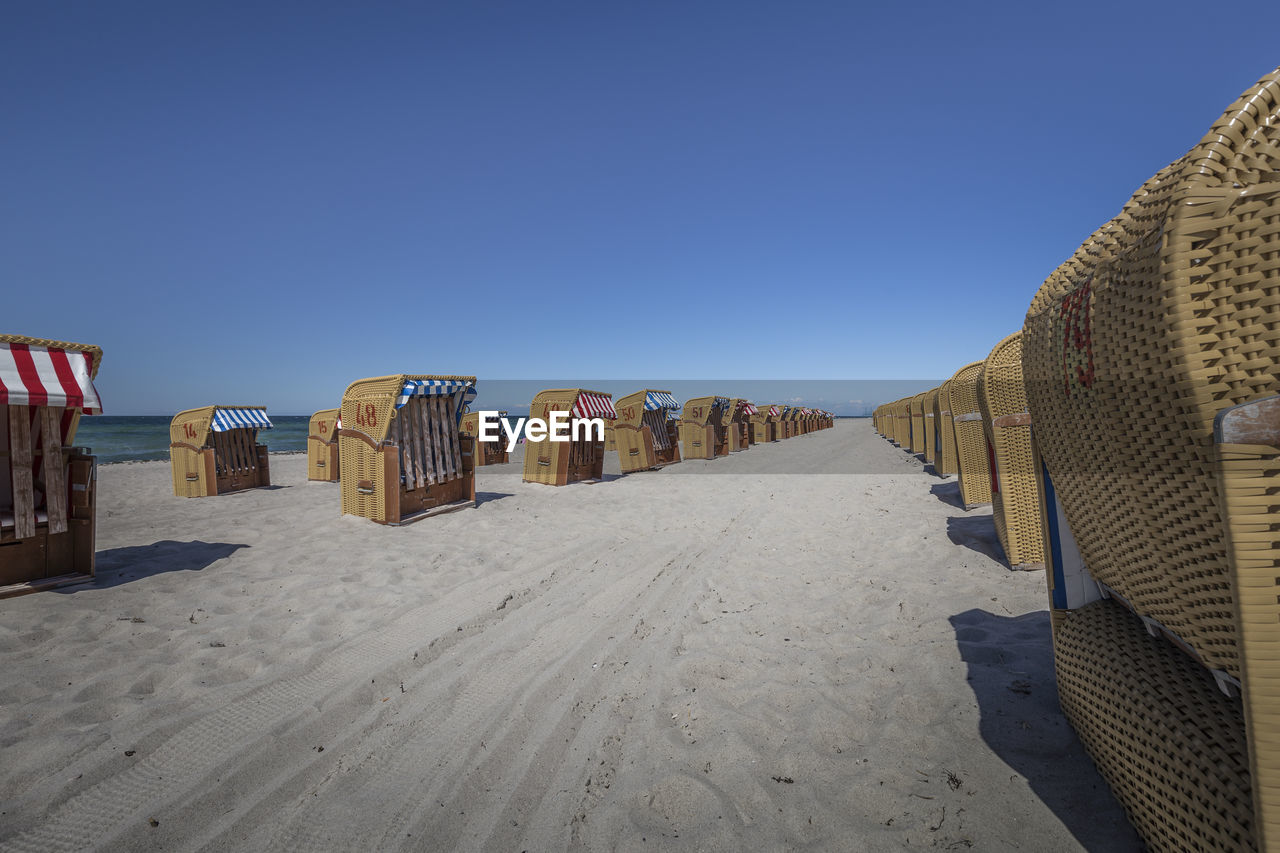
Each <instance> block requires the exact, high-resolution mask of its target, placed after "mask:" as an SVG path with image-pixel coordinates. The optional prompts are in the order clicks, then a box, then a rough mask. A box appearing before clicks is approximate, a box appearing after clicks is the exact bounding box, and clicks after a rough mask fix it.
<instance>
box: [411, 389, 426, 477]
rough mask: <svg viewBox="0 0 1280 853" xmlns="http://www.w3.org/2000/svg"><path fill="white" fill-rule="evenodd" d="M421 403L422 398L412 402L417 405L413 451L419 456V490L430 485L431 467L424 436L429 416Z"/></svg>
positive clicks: (414, 415)
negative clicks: (429, 474)
mask: <svg viewBox="0 0 1280 853" xmlns="http://www.w3.org/2000/svg"><path fill="white" fill-rule="evenodd" d="M419 401H420V398H418V397H415V398H414V399H413V401H411V402H415V403H417V404H416V405H414V407H413V421H412V424H413V451H414V453H416V454H417V456H418V479H417V480H416V483H417V486H418V488H419V489H421V488H422V487H424V486H426V485H429V484H430V480H429V479H428V476H427V472H428V471H429V470H430V466H429V465H428V463H427V445H426V439H425V437H424V435H423V433H424V432H425V431H426V428H427V414H426V412H424V411H423V409H422V405H421V403H420V402H419Z"/></svg>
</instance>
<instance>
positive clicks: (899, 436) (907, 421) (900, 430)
mask: <svg viewBox="0 0 1280 853" xmlns="http://www.w3.org/2000/svg"><path fill="white" fill-rule="evenodd" d="M893 417H894V425H893V429H894V435H893V440H894V441H895V442H896V443H897V445H898V447H900V448H902V449H903V450H910V449H911V398H910V397H903V398H902V399H901V400H899V401H898V402H897V403H894V406H893Z"/></svg>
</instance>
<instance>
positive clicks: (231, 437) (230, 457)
mask: <svg viewBox="0 0 1280 853" xmlns="http://www.w3.org/2000/svg"><path fill="white" fill-rule="evenodd" d="M271 428H272V427H271V420H270V419H269V418H268V417H267V407H266V406H225V405H219V406H201V407H200V408H198V409H187V410H186V411H184V412H178V414H176V415H174V416H173V420H172V421H170V423H169V462H170V470H171V472H172V474H173V493H174V494H175V495H177V496H178V497H180V498H203V497H212V496H214V495H225V494H228V493H230V492H238V491H241V490H243V489H257V488H261V487H263V486H269V485H271V463H270V457H269V456H268V455H267V446H266V445H265V444H258V432H259V430H264V429H271Z"/></svg>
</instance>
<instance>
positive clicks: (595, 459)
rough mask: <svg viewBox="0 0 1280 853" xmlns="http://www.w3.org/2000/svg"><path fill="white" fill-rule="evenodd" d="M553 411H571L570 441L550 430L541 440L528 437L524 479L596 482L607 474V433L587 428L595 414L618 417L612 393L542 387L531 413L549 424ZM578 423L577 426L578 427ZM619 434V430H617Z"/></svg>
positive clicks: (559, 483) (560, 483)
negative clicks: (553, 436) (598, 432)
mask: <svg viewBox="0 0 1280 853" xmlns="http://www.w3.org/2000/svg"><path fill="white" fill-rule="evenodd" d="M552 412H568V413H569V420H568V424H569V426H568V430H569V432H568V435H569V436H571V437H572V436H573V435H574V434H575V433H574V431H575V429H576V431H577V438H576V439H574V440H571V441H553V440H552V439H551V436H550V435H549V434H548V435H547V436H546V437H544V438H542V439H541V440H538V441H533V440H526V441H525V446H524V481H525V482H526V483H542V484H543V485H547V486H567V485H568V484H570V483H580V482H594V481H597V480H600V479H601V478H602V477H604V452H605V451H604V435H603V433H601V434H600V436H599V438H598V439H597V437H596V436H595V434H594V433H593V431H592V430H590V429H587V428H584V427H585V423H583V424H578V422H580V421H582V422H586V421H590V420H592V419H595V418H599V419H601V420H604V421H609V420H617V417H618V413H617V411H616V410H615V408H614V405H613V396H612V395H611V394H607V393H605V392H604V391H589V390H587V389H585V388H556V389H551V390H547V391H540V392H538V393H537V394H536V395H534V398H533V402H531V403H530V404H529V417H530V418H541V419H543V420H544V421H547V424H548V427H550V420H551V413H552ZM575 424H578V426H576V427H575ZM615 436H616V432H615Z"/></svg>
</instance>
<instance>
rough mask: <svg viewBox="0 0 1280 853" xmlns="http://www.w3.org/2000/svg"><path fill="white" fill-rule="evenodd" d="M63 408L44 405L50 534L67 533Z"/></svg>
mask: <svg viewBox="0 0 1280 853" xmlns="http://www.w3.org/2000/svg"><path fill="white" fill-rule="evenodd" d="M62 413H63V409H62V408H60V407H59V408H55V407H53V406H41V407H40V442H41V444H42V445H43V447H44V506H45V512H46V513H47V514H48V516H49V533H50V534H51V535H52V534H54V533H66V532H67V469H66V466H65V463H64V462H63V458H62Z"/></svg>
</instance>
